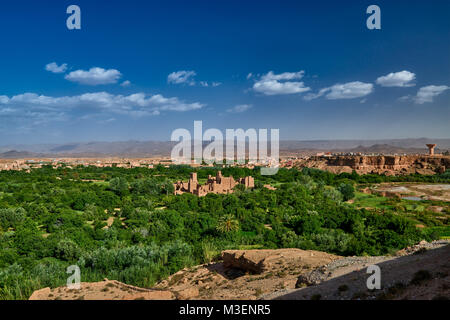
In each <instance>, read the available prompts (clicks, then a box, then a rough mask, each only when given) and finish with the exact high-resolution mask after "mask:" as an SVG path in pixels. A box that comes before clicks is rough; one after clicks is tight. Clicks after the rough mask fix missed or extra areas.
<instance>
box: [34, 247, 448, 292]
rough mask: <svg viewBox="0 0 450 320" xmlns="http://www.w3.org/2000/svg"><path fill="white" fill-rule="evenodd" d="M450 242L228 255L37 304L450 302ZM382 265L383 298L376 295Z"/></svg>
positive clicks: (87, 288)
mask: <svg viewBox="0 0 450 320" xmlns="http://www.w3.org/2000/svg"><path fill="white" fill-rule="evenodd" d="M449 244H450V242H449V241H434V242H432V243H427V242H424V241H423V242H420V243H418V244H416V245H415V246H412V247H410V248H406V249H404V250H401V251H399V252H398V253H397V254H396V255H393V256H377V257H339V256H336V255H332V254H328V253H324V252H319V251H312V250H300V249H278V250H227V251H224V252H222V257H223V261H220V262H215V263H209V264H204V265H200V266H196V267H192V268H185V269H183V270H180V271H179V272H177V273H175V274H173V275H172V276H170V277H169V278H168V279H166V280H163V281H161V282H159V283H158V284H156V285H155V286H154V287H153V288H152V289H144V288H138V287H134V286H130V285H127V284H124V283H121V282H119V281H115V280H107V279H105V281H100V282H95V283H82V284H81V289H80V290H74V289H72V290H71V289H68V288H66V287H60V288H54V289H51V288H44V289H41V290H37V291H35V292H34V293H33V294H32V296H31V297H30V300H136V299H138V300H142V299H145V300H171V299H179V300H192V299H194V300H209V299H218V300H225V299H227V300H239V299H245V300H254V299H307V300H309V299H345V300H349V299H403V298H405V299H435V298H445V297H450V294H449V290H450V245H449ZM373 264H376V265H378V266H380V268H381V271H382V290H376V291H368V290H367V286H366V280H367V278H368V277H369V276H370V275H368V274H367V273H366V270H367V267H368V266H369V265H373Z"/></svg>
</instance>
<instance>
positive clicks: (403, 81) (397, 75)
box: [377, 70, 416, 87]
mask: <svg viewBox="0 0 450 320" xmlns="http://www.w3.org/2000/svg"><path fill="white" fill-rule="evenodd" d="M415 79H416V75H415V74H414V73H412V72H409V71H406V70H403V71H400V72H391V73H389V74H388V75H385V76H382V77H379V78H378V79H377V84H379V85H381V86H383V87H413V86H415V84H414V83H412V81H414V80H415Z"/></svg>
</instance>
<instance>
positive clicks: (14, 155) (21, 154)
mask: <svg viewBox="0 0 450 320" xmlns="http://www.w3.org/2000/svg"><path fill="white" fill-rule="evenodd" d="M36 156H37V154H36V153H33V152H28V151H16V150H11V151H6V152H3V153H0V158H1V159H21V158H31V157H36Z"/></svg>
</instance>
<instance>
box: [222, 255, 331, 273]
mask: <svg viewBox="0 0 450 320" xmlns="http://www.w3.org/2000/svg"><path fill="white" fill-rule="evenodd" d="M334 257H335V256H333V255H330V254H327V253H325V252H320V251H311V250H308V251H307V250H300V249H277V250H226V251H223V252H222V259H223V264H224V267H225V268H236V269H241V270H243V271H245V272H249V273H256V274H260V273H263V272H265V271H267V270H269V269H271V268H272V267H273V265H275V264H278V263H285V264H291V263H297V264H304V265H306V264H307V265H316V264H317V263H318V262H319V261H320V263H319V264H323V262H324V261H326V260H328V261H332V260H333V259H334Z"/></svg>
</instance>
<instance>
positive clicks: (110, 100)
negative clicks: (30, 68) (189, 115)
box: [0, 92, 204, 121]
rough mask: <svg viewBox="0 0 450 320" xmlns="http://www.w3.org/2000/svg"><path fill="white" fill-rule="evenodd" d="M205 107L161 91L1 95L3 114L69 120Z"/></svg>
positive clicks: (0, 109)
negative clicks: (129, 93) (102, 115)
mask: <svg viewBox="0 0 450 320" xmlns="http://www.w3.org/2000/svg"><path fill="white" fill-rule="evenodd" d="M202 107H204V104H201V103H198V102H194V103H186V102H184V101H181V100H179V99H178V98H176V97H173V98H166V97H164V96H162V95H160V94H156V95H146V94H145V93H134V94H131V95H127V96H125V95H114V94H111V93H107V92H94V93H85V94H81V95H76V96H62V97H50V96H44V95H38V94H36V93H24V94H19V95H16V96H13V97H11V98H9V97H7V96H0V114H2V116H4V115H6V116H9V117H11V118H17V119H18V118H20V119H23V118H34V119H47V120H49V121H54V120H58V119H60V120H66V119H68V118H70V115H71V112H76V113H77V114H79V113H85V114H91V113H113V114H122V115H129V116H152V115H158V114H160V113H161V112H162V111H178V112H183V111H190V110H197V109H201V108H202Z"/></svg>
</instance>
